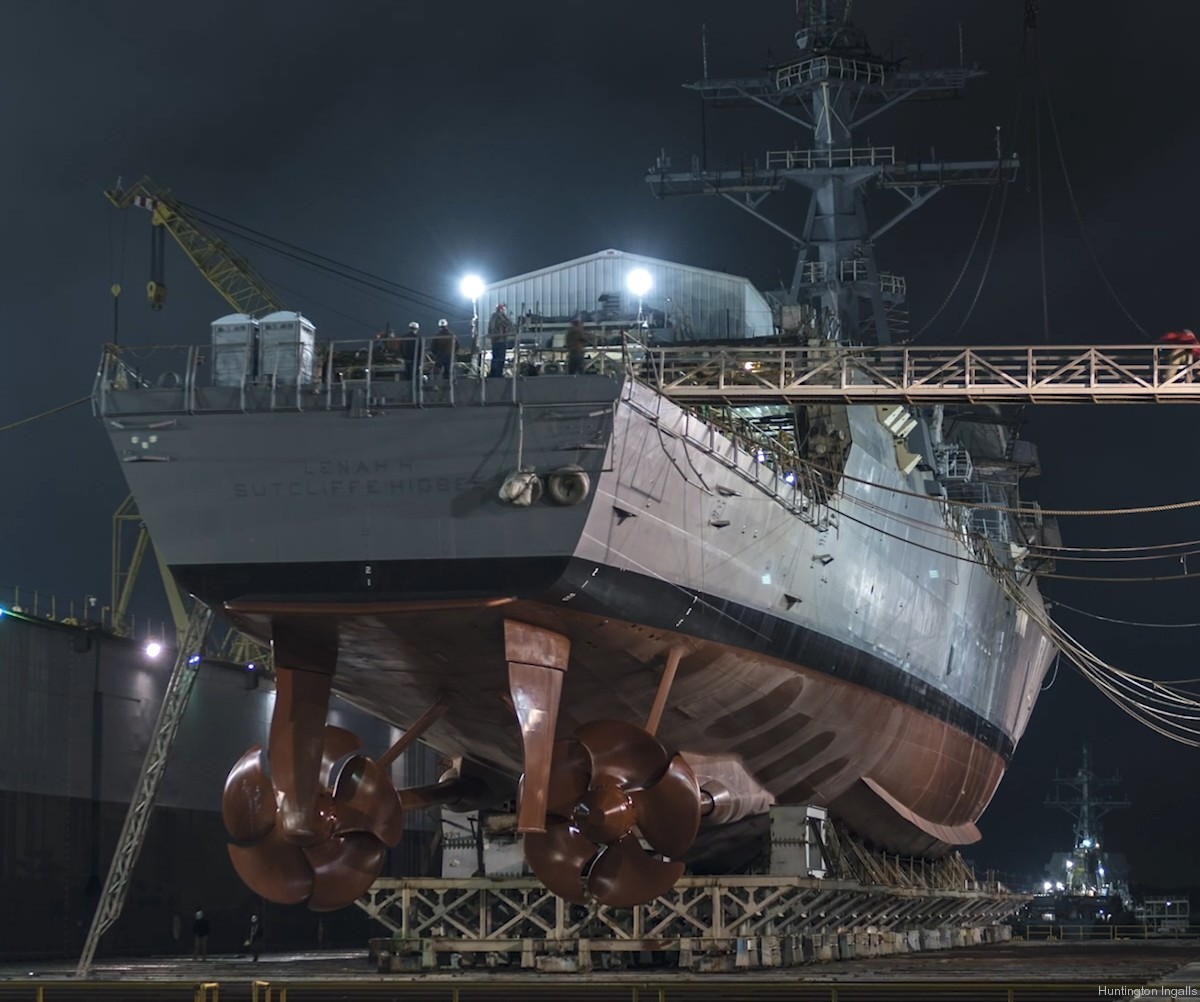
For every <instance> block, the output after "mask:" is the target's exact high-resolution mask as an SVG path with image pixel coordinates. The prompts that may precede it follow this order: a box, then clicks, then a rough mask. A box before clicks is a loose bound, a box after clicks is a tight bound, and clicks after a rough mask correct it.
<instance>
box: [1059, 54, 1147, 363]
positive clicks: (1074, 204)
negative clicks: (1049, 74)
mask: <svg viewBox="0 0 1200 1002" xmlns="http://www.w3.org/2000/svg"><path fill="white" fill-rule="evenodd" d="M1041 80H1042V90H1043V93H1044V94H1045V98H1046V110H1047V112H1048V113H1049V115H1050V131H1051V134H1052V135H1053V136H1054V145H1055V148H1056V149H1057V151H1058V163H1059V167H1060V168H1061V169H1062V176H1063V181H1064V182H1065V184H1066V188H1067V197H1068V198H1069V199H1070V202H1071V210H1072V212H1074V214H1075V222H1076V223H1077V224H1078V226H1079V235H1080V237H1081V238H1082V240H1083V246H1084V247H1085V248H1086V249H1087V252H1088V257H1090V258H1091V259H1092V264H1093V265H1094V266H1095V268H1096V273H1097V274H1098V275H1099V276H1100V280H1101V281H1102V282H1103V283H1104V287H1105V288H1106V289H1107V290H1108V294H1109V295H1110V296H1111V297H1112V300H1113V302H1114V303H1116V304H1117V309H1119V310H1120V311H1121V312H1122V313H1123V314H1124V315H1125V319H1126V320H1128V321H1129V322H1130V323H1131V324H1132V325H1133V326H1134V328H1135V329H1136V330H1137V332H1138V333H1139V334H1141V335H1142V337H1144V338H1145V339H1146V340H1147V341H1149V340H1151V338H1150V335H1149V334H1148V333H1146V328H1145V327H1143V326H1142V325H1141V324H1139V323H1138V322H1137V320H1136V319H1135V318H1134V316H1133V314H1132V313H1130V312H1129V310H1128V309H1126V308H1125V304H1124V303H1123V302H1122V301H1121V297H1120V296H1118V295H1117V290H1116V289H1115V288H1113V284H1112V282H1110V281H1109V279H1108V275H1107V273H1106V272H1105V271H1104V268H1103V266H1102V265H1101V264H1100V258H1099V257H1098V256H1097V254H1096V250H1095V248H1094V247H1093V246H1092V241H1091V239H1090V238H1089V237H1088V234H1087V227H1085V226H1084V223H1083V214H1082V213H1081V212H1080V211H1079V202H1078V200H1077V199H1076V198H1075V187H1074V185H1072V184H1071V175H1070V172H1069V171H1068V170H1067V158H1066V155H1065V154H1064V153H1063V145H1062V136H1061V135H1060V134H1059V131H1058V118H1057V116H1056V115H1055V114H1054V99H1053V97H1052V96H1051V94H1050V84H1049V82H1048V80H1047V78H1046V76H1045V73H1044V72H1043V74H1042V77H1041Z"/></svg>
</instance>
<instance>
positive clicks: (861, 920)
mask: <svg viewBox="0 0 1200 1002" xmlns="http://www.w3.org/2000/svg"><path fill="white" fill-rule="evenodd" d="M1025 900H1027V896H1022V895H1015V894H1009V893H1008V892H1007V891H1005V890H1004V889H1003V888H999V887H997V886H996V885H987V884H983V883H975V884H974V885H973V886H970V887H958V886H956V887H944V888H942V887H936V886H926V887H911V886H910V887H903V886H894V887H881V886H878V885H876V886H871V885H867V884H863V883H861V882H859V881H842V880H836V881H834V880H818V879H815V878H810V877H766V876H736V877H730V876H726V877H684V878H683V879H682V880H680V881H679V882H678V883H677V884H676V885H675V887H674V888H672V890H671V891H669V892H668V893H667V894H665V895H663V896H662V897H661V898H657V899H655V900H654V901H652V902H650V903H649V904H646V905H639V906H637V907H635V908H630V909H625V908H621V909H613V908H605V907H590V908H589V907H580V906H572V905H571V904H569V903H568V902H566V901H564V900H563V899H562V898H556V897H554V896H553V895H552V894H549V893H547V892H546V891H544V890H543V889H542V887H541V885H540V884H539V883H538V882H537V881H535V880H531V879H528V878H521V879H512V880H488V879H471V880H445V879H434V878H406V879H384V880H378V881H376V882H375V885H374V886H373V887H372V888H371V890H370V892H369V893H368V895H367V896H366V897H364V898H360V899H359V901H358V905H359V907H360V908H362V909H363V910H364V911H365V912H366V913H367V914H368V915H370V916H371V918H372V919H374V920H375V921H377V922H379V923H380V924H381V925H383V926H385V927H386V928H387V929H388V930H389V931H390V933H391V935H390V936H387V937H384V938H380V939H373V940H371V942H370V947H371V956H372V958H373V959H374V960H375V962H376V963H377V965H378V967H379V970H380V971H414V970H430V969H434V968H437V967H449V966H451V965H452V964H454V965H455V966H478V967H492V966H496V965H497V964H499V965H503V966H512V967H517V966H520V967H522V968H528V969H536V970H539V971H560V972H565V971H587V970H592V969H593V968H598V969H603V968H619V967H626V966H630V965H635V964H639V963H646V962H648V961H649V958H650V953H651V952H652V951H653V952H654V953H658V954H659V955H660V957H661V955H662V954H668V955H670V954H673V955H674V960H672V959H671V958H668V959H667V960H666V963H667V965H668V966H670V965H672V964H673V963H674V964H677V965H678V967H679V968H680V969H683V970H693V971H712V972H717V971H734V970H742V969H753V968H764V967H791V966H796V965H799V964H806V963H814V962H819V961H829V960H850V959H854V958H863V957H876V956H890V955H892V954H897V953H916V952H919V951H924V950H944V949H949V948H951V947H956V946H976V945H980V944H983V943H997V942H1004V941H1007V940H1008V939H1010V938H1011V936H1012V932H1011V929H1010V927H1009V926H1008V925H1006V924H1004V919H1005V918H1006V917H1007V916H1009V915H1011V914H1012V913H1013V912H1015V911H1016V910H1017V908H1018V907H1019V906H1020V905H1021V903H1022V902H1023V901H1025ZM600 929H602V930H603V936H602V937H597V936H595V935H594V934H595V932H596V931H597V930H600ZM447 931H449V932H450V933H451V935H447ZM455 954H457V955H458V958H457V959H452V958H454V955H455ZM658 963H660V964H661V963H662V960H661V959H660V960H659V961H658Z"/></svg>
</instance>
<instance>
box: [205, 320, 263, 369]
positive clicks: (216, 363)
mask: <svg viewBox="0 0 1200 1002" xmlns="http://www.w3.org/2000/svg"><path fill="white" fill-rule="evenodd" d="M212 353H213V366H212V373H213V376H212V381H213V385H214V386H241V385H242V381H243V380H246V381H247V382H249V381H251V380H253V379H254V378H255V376H256V375H257V372H256V364H257V362H258V323H257V322H256V321H255V320H254V318H253V317H251V316H250V315H249V314H246V313H231V314H229V316H226V317H221V318H220V319H219V320H214V321H213V322H212Z"/></svg>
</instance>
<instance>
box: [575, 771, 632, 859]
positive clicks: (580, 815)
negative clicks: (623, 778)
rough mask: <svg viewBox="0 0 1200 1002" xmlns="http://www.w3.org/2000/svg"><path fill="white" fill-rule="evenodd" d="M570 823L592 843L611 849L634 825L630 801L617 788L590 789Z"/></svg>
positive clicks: (605, 786)
mask: <svg viewBox="0 0 1200 1002" xmlns="http://www.w3.org/2000/svg"><path fill="white" fill-rule="evenodd" d="M572 820H574V822H575V824H576V825H577V826H578V827H579V830H580V831H581V832H582V833H583V834H584V835H586V836H587V837H588V838H590V839H591V840H592V841H593V842H597V843H599V844H601V845H611V844H612V843H613V842H616V841H617V839H620V838H624V837H625V836H626V835H628V834H629V833H630V832H631V831H632V830H633V826H634V825H635V824H637V812H636V811H635V810H634V808H633V801H632V800H631V799H630V798H629V795H628V794H627V793H626V792H625V791H624V790H622V789H621V788H620V787H619V786H610V785H607V784H606V785H604V786H594V787H592V788H591V789H590V790H588V791H587V793H585V794H584V795H583V799H582V800H581V801H580V802H579V803H578V804H577V805H576V806H575V810H574V812H573V813H572Z"/></svg>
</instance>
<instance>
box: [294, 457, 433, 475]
mask: <svg viewBox="0 0 1200 1002" xmlns="http://www.w3.org/2000/svg"><path fill="white" fill-rule="evenodd" d="M411 472H412V463H410V462H407V461H406V460H403V459H369V460H368V459H308V460H305V462H304V475H305V476H308V477H334V476H337V477H369V476H372V475H374V476H381V475H383V474H386V473H411Z"/></svg>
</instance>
